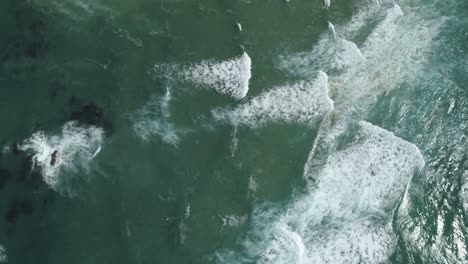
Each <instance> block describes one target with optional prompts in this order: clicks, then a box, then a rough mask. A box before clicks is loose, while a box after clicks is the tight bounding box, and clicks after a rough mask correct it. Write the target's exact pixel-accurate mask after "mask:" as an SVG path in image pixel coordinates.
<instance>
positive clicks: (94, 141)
mask: <svg viewBox="0 0 468 264" xmlns="http://www.w3.org/2000/svg"><path fill="white" fill-rule="evenodd" d="M103 139H104V130H103V129H101V128H98V127H95V126H86V127H83V126H79V125H78V124H77V123H76V122H68V123H66V124H65V125H64V126H63V128H62V131H61V132H60V133H58V134H54V135H47V134H46V133H45V132H44V131H39V132H36V133H34V134H33V135H32V136H31V137H30V138H28V139H27V140H25V141H24V142H23V144H22V145H20V146H19V149H20V150H23V151H25V152H27V153H29V154H31V155H33V156H32V158H33V166H34V167H38V168H40V169H41V172H42V176H43V178H44V181H45V182H46V183H47V184H48V185H49V186H50V187H51V188H53V189H54V190H59V189H60V183H61V180H63V179H61V177H63V176H64V175H65V173H70V174H76V173H78V172H83V170H84V171H86V170H88V169H89V165H90V162H91V161H92V159H93V158H94V157H95V155H96V154H97V150H99V149H100V148H101V145H102V141H103ZM54 152H55V154H54ZM54 156H55V161H53V160H54Z"/></svg>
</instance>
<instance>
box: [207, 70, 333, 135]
mask: <svg viewBox="0 0 468 264" xmlns="http://www.w3.org/2000/svg"><path fill="white" fill-rule="evenodd" d="M332 109H333V101H332V100H331V99H330V97H329V96H328V77H327V75H326V74H325V73H324V72H320V73H319V75H318V77H317V78H316V79H315V80H312V81H300V82H297V83H293V84H288V85H283V86H279V87H274V88H271V89H270V90H268V91H266V92H264V93H262V94H260V95H258V96H256V97H254V98H252V99H251V100H250V101H248V102H246V103H243V104H241V105H238V106H236V107H234V108H231V107H225V108H218V109H214V110H213V111H212V114H213V116H214V118H215V119H216V120H219V121H227V122H229V123H231V124H232V125H234V126H249V127H260V126H264V125H267V124H268V123H272V122H280V123H299V124H309V123H310V122H312V121H314V120H316V119H317V118H319V117H321V116H323V115H324V114H326V113H328V112H330V111H331V110H332Z"/></svg>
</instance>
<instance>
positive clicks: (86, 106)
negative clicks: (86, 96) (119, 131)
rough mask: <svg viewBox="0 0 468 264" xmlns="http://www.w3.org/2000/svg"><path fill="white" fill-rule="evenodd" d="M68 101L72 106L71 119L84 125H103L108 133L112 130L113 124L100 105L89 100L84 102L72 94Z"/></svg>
mask: <svg viewBox="0 0 468 264" xmlns="http://www.w3.org/2000/svg"><path fill="white" fill-rule="evenodd" d="M68 103H69V107H70V116H69V119H70V120H73V121H77V122H78V123H80V124H84V125H93V126H98V127H102V128H104V130H106V132H107V133H111V132H112V124H111V122H110V121H109V120H108V119H107V118H106V116H105V114H104V110H103V109H102V108H101V107H100V106H99V105H97V104H95V103H89V102H86V103H84V102H83V101H82V100H81V99H79V98H78V97H76V96H70V98H69V100H68Z"/></svg>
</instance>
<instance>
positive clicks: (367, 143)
mask: <svg viewBox="0 0 468 264" xmlns="http://www.w3.org/2000/svg"><path fill="white" fill-rule="evenodd" d="M423 166H424V159H423V158H422V155H421V153H420V152H419V150H418V148H417V147H416V146H415V145H413V144H411V143H409V142H406V141H404V140H402V139H400V138H397V137H395V136H394V135H393V134H392V133H391V132H388V131H386V130H383V129H381V128H379V127H376V126H373V125H371V124H369V123H366V122H360V123H359V126H358V130H357V132H355V135H354V140H353V141H352V143H350V144H348V145H345V146H341V148H340V149H339V150H338V151H336V152H333V153H331V154H330V155H329V157H328V159H327V160H326V163H325V164H323V165H322V166H321V168H320V169H318V170H316V172H317V174H318V175H317V176H316V177H315V179H316V180H315V181H312V180H310V182H309V183H308V193H307V194H306V195H303V196H299V197H297V198H296V199H294V201H292V203H291V204H290V205H289V206H288V207H287V208H286V209H284V210H273V209H265V208H257V209H256V210H255V212H254V214H253V216H252V228H251V232H250V233H249V235H248V237H247V239H246V240H245V241H243V246H244V247H243V248H244V252H242V253H233V252H220V253H218V255H217V256H218V260H219V262H221V263H251V262H252V261H253V260H255V263H273V264H275V263H277V264H283V263H343V264H344V263H382V262H385V261H387V260H388V257H389V256H390V254H391V253H392V252H393V250H394V247H395V244H396V237H395V235H394V233H393V231H392V227H391V218H392V213H393V210H394V209H395V207H396V205H397V204H398V201H399V199H400V197H401V195H402V194H403V193H404V191H405V189H406V186H407V184H408V183H409V182H410V180H411V178H412V176H413V174H414V173H415V171H417V170H419V169H421V168H422V167H423ZM305 176H306V177H307V176H308V175H305Z"/></svg>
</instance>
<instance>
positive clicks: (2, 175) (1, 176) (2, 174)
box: [0, 168, 13, 189]
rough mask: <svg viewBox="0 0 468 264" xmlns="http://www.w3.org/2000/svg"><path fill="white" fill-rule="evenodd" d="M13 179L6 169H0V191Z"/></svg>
mask: <svg viewBox="0 0 468 264" xmlns="http://www.w3.org/2000/svg"><path fill="white" fill-rule="evenodd" d="M12 179H13V174H11V172H10V171H9V170H7V169H3V168H0V189H3V187H4V186H5V185H6V184H7V183H8V182H10V181H11V180H12Z"/></svg>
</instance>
